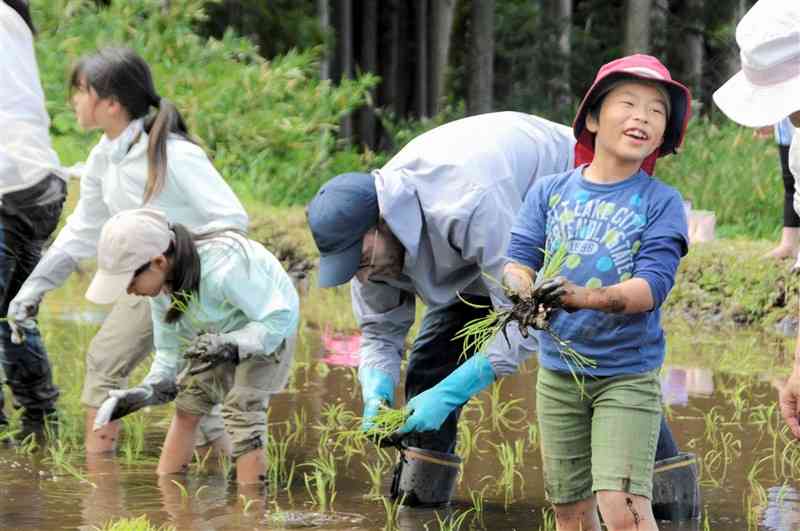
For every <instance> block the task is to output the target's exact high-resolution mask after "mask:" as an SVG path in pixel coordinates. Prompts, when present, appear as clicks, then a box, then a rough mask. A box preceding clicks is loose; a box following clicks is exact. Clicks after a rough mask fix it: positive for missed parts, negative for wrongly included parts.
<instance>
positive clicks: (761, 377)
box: [0, 313, 800, 531]
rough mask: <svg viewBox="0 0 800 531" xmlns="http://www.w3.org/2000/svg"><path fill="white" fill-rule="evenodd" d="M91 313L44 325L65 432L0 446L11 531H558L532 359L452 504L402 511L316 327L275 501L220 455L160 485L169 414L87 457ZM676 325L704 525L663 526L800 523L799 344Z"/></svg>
mask: <svg viewBox="0 0 800 531" xmlns="http://www.w3.org/2000/svg"><path fill="white" fill-rule="evenodd" d="M86 316H88V317H86ZM86 316H84V317H86V319H84V318H83V317H79V318H76V319H72V320H66V321H64V320H59V321H57V322H56V321H54V320H52V321H50V322H49V323H47V322H46V323H44V326H43V330H45V332H46V331H47V330H48V329H53V327H58V330H61V331H62V332H59V333H63V334H64V335H63V339H62V336H59V337H58V338H56V337H52V336H51V337H46V340H47V342H48V345H54V344H57V342H58V341H62V340H63V341H64V342H67V343H70V342H71V343H70V344H71V345H72V346H71V347H65V348H64V349H59V348H51V355H52V356H53V359H54V360H55V361H54V365H55V370H56V377H57V379H58V381H59V384H60V385H61V387H62V392H63V399H62V410H63V416H64V423H63V426H62V430H61V434H60V436H59V438H58V440H56V441H55V442H53V443H51V444H50V445H49V446H48V447H47V448H44V449H35V448H30V447H28V446H25V445H3V444H2V443H0V528H2V529H31V530H33V529H35V530H41V529H87V530H88V529H95V528H98V529H102V528H103V526H105V525H107V524H108V523H109V522H110V521H116V520H119V519H122V518H129V519H133V518H137V517H141V516H144V517H146V519H147V520H148V521H149V522H150V523H152V524H153V525H155V526H161V525H168V526H173V527H174V528H176V529H197V530H222V529H225V530H244V529H248V530H249V529H297V528H318V529H341V530H344V529H357V530H363V529H402V530H424V529H428V530H440V529H441V530H444V529H459V528H461V529H487V530H512V529H517V530H539V529H542V530H545V529H554V528H555V527H554V524H553V520H552V515H551V513H550V512H549V511H548V509H547V503H546V502H545V497H544V492H543V488H542V478H541V466H540V459H539V437H538V430H537V428H536V424H535V420H536V403H535V398H534V397H535V392H534V389H535V387H534V386H535V378H536V377H535V374H536V367H535V363H534V362H533V361H529V362H528V363H527V365H526V366H525V368H524V370H523V371H522V372H521V373H520V374H517V375H515V376H512V377H510V378H506V379H505V380H503V381H502V383H501V384H499V385H495V386H494V387H493V388H492V389H491V390H490V391H486V392H484V393H482V394H481V395H480V396H479V399H478V400H473V401H472V402H471V403H470V404H469V405H468V407H467V408H465V410H464V412H463V414H462V422H461V427H460V439H459V449H458V453H459V454H460V455H461V456H462V457H463V459H464V463H465V464H464V466H463V471H462V475H461V478H460V482H459V485H458V490H457V494H456V501H455V503H454V504H453V505H452V507H450V508H449V509H448V510H446V511H442V510H440V511H438V512H436V511H432V510H419V509H406V508H403V509H400V508H398V506H397V505H396V504H392V502H391V501H390V500H388V498H386V497H384V496H385V495H386V494H387V492H388V485H389V481H390V477H391V467H392V463H393V462H394V460H395V459H396V451H395V450H393V449H387V450H384V451H383V452H382V453H381V452H379V451H378V450H377V449H376V448H375V447H374V446H373V445H372V444H370V443H359V442H358V441H353V440H349V439H348V440H347V441H343V440H342V439H341V438H339V437H337V434H338V433H340V432H342V431H344V430H347V429H350V428H352V427H353V425H354V424H353V423H354V418H353V417H354V415H358V414H360V410H361V402H360V391H359V389H358V386H357V380H356V372H355V368H353V367H351V366H349V365H352V363H353V361H354V360H353V357H352V356H351V354H350V351H351V350H352V348H353V347H354V345H355V343H354V342H355V341H356V340H354V339H352V338H349V337H347V336H340V335H336V334H331V333H330V331H328V332H326V333H325V334H321V333H320V332H319V331H317V330H314V329H312V328H310V327H308V326H305V325H304V327H303V331H304V333H303V338H302V341H301V342H300V345H299V348H298V352H297V360H296V366H295V370H294V373H293V377H292V379H291V381H290V385H289V387H288V388H287V390H286V391H285V392H282V393H281V394H279V395H277V396H275V397H274V398H273V399H272V402H271V405H270V430H269V431H270V444H269V447H268V449H267V452H268V458H269V460H270V463H271V468H270V474H269V475H270V483H269V485H268V487H267V489H266V492H264V491H261V490H259V489H257V488H249V489H245V488H238V487H237V486H236V484H235V483H234V482H233V481H230V480H228V479H227V478H228V473H229V471H230V464H229V463H225V462H218V461H215V460H214V459H213V458H212V459H208V460H206V461H200V462H197V463H195V464H194V467H193V469H192V471H191V473H190V474H189V475H188V476H187V477H172V478H161V479H158V478H157V477H156V476H155V474H154V470H155V463H156V461H157V459H158V452H159V447H160V444H161V441H162V440H163V437H164V434H165V432H166V427H167V424H168V421H169V417H170V414H171V408H169V407H163V408H157V409H153V410H151V411H148V412H146V413H143V414H138V415H134V416H132V417H130V418H128V419H126V420H125V430H124V435H123V439H122V440H121V441H120V448H119V452H118V455H117V456H116V457H115V458H113V459H108V458H94V459H87V458H86V457H85V456H84V455H83V453H82V450H81V448H82V445H81V441H82V434H81V430H82V411H81V408H80V405H79V404H78V402H77V400H78V398H77V397H78V396H79V390H80V383H81V377H82V374H83V367H82V352H83V350H81V349H82V348H84V347H81V346H80V345H85V344H86V341H87V340H88V338H90V337H91V335H92V333H93V330H94V329H93V328H92V327H94V326H96V325H94V324H92V325H87V324H85V323H82V321H86V320H89V321H91V322H96V321H97V319H96V317H97V316H96V315H95V314H91V313H89V314H86ZM670 330H672V335H671V338H670V340H671V344H672V347H671V349H672V350H671V352H670V354H669V356H668V364H667V365H666V366H665V368H664V371H663V375H662V387H663V391H664V399H665V402H666V404H667V411H668V415H669V417H670V425H671V427H672V429H673V431H674V432H675V435H676V438H677V439H678V442H679V443H680V446H681V447H682V449H684V450H686V451H690V452H694V453H696V454H697V455H699V456H700V457H701V458H702V462H703V466H702V472H701V473H702V478H701V480H702V496H703V508H702V514H701V518H700V519H699V520H697V521H693V522H688V523H682V524H674V523H668V522H663V523H661V524H660V528H661V529H662V530H706V529H713V530H750V529H752V530H756V529H759V530H770V531H794V530H799V529H800V444H798V443H797V442H791V441H790V440H789V438H788V435H787V431H786V430H785V429H784V427H783V422H782V420H781V419H780V415H779V412H778V411H777V408H776V406H775V399H776V391H775V388H774V385H776V379H775V376H774V374H773V369H774V368H776V367H781V366H788V361H785V358H784V356H785V355H786V354H785V352H786V348H787V345H788V343H785V342H782V341H780V340H776V339H775V338H772V339H768V338H763V337H761V336H755V335H752V334H747V333H742V334H731V333H724V334H723V333H718V334H709V333H708V332H697V331H694V330H692V329H691V328H689V327H686V326H684V325H674V326H671V327H670ZM76 338H77V339H76ZM326 346H327V349H326ZM68 360H72V361H71V362H67V361H68ZM126 529H134V528H133V527H130V528H126ZM136 529H139V528H136ZM141 529H144V528H141Z"/></svg>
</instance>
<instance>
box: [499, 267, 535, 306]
mask: <svg viewBox="0 0 800 531" xmlns="http://www.w3.org/2000/svg"><path fill="white" fill-rule="evenodd" d="M503 288H504V289H505V292H506V295H507V296H508V298H510V299H511V300H512V301H514V302H517V301H519V300H520V299H529V298H530V297H531V292H532V290H533V270H532V269H530V268H528V267H525V266H523V265H521V264H517V263H515V262H510V263H508V264H506V266H505V268H504V269H503Z"/></svg>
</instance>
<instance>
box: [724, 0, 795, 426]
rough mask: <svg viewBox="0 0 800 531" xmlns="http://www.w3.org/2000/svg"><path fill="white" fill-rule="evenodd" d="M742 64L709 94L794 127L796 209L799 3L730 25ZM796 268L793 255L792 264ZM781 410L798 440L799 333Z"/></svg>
mask: <svg viewBox="0 0 800 531" xmlns="http://www.w3.org/2000/svg"><path fill="white" fill-rule="evenodd" d="M736 43H737V44H738V45H739V50H740V55H741V59H742V69H741V70H740V71H739V72H737V73H736V74H735V75H734V76H733V77H732V78H731V79H729V80H728V81H727V82H726V83H725V84H724V85H722V86H721V87H720V88H719V89H717V91H716V92H715V93H714V102H715V103H716V104H717V105H718V106H719V108H720V109H722V112H724V113H725V114H727V115H728V117H729V118H731V119H732V120H734V121H735V122H738V123H740V124H742V125H746V126H748V127H763V126H766V125H772V124H774V123H777V122H779V121H780V120H782V119H783V118H786V117H787V116H788V117H789V119H790V120H791V122H792V125H793V126H794V127H795V133H794V135H793V137H792V143H791V146H790V147H789V169H790V170H791V172H792V174H794V179H795V195H794V209H795V210H796V211H797V212H798V213H800V195H799V194H798V190H800V189H799V188H798V178H800V132H798V131H797V130H796V129H797V128H800V2H798V1H797V0H791V1H787V0H760V1H759V2H757V3H756V4H755V5H754V6H753V7H752V8H751V9H750V11H748V12H747V13H746V14H745V16H744V17H742V20H741V21H740V22H739V24H738V25H737V26H736ZM798 267H800V256H798V259H797V263H796V264H795V268H798ZM779 404H780V408H781V414H782V415H783V418H784V420H785V421H786V424H787V425H788V426H789V428H790V429H791V430H792V433H793V434H794V436H795V437H796V438H798V439H800V335H798V341H797V346H796V347H795V354H794V368H793V370H792V374H791V375H790V376H789V380H788V381H787V382H786V385H784V386H783V388H782V389H781V391H780V395H779Z"/></svg>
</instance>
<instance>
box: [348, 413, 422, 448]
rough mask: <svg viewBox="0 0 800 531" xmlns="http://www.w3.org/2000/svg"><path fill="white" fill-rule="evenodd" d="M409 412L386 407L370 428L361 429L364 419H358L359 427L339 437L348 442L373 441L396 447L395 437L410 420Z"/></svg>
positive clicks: (374, 418) (372, 420)
mask: <svg viewBox="0 0 800 531" xmlns="http://www.w3.org/2000/svg"><path fill="white" fill-rule="evenodd" d="M408 415H409V413H408V411H406V410H405V409H395V408H392V407H389V406H386V405H383V406H381V407H380V408H379V409H378V413H377V414H376V415H375V416H374V417H372V419H371V421H370V425H369V427H368V428H367V429H366V430H365V429H363V428H362V427H361V423H362V419H360V418H359V419H358V427H356V428H354V429H352V430H347V431H343V432H339V437H340V438H342V439H344V440H347V441H351V442H353V441H356V442H364V441H366V440H371V441H373V442H375V443H376V444H378V446H382V445H390V446H391V445H394V444H395V441H394V437H393V436H394V435H396V433H397V430H399V429H400V428H401V427H402V426H403V424H405V422H406V419H407V418H408Z"/></svg>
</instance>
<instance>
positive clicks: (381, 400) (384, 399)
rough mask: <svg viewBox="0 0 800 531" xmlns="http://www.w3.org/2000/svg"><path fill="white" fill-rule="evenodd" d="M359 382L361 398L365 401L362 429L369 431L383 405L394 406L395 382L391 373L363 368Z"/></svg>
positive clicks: (359, 373)
mask: <svg viewBox="0 0 800 531" xmlns="http://www.w3.org/2000/svg"><path fill="white" fill-rule="evenodd" d="M358 381H359V382H361V398H362V399H363V400H364V415H363V416H362V419H363V420H362V421H361V428H362V429H364V430H369V429H370V428H371V427H372V419H373V418H375V415H377V414H378V409H379V408H380V407H381V405H382V404H386V405H388V406H390V407H391V406H393V405H394V380H392V377H391V376H389V373H386V372H384V371H382V370H380V369H376V368H374V367H361V368H360V369H358Z"/></svg>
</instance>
